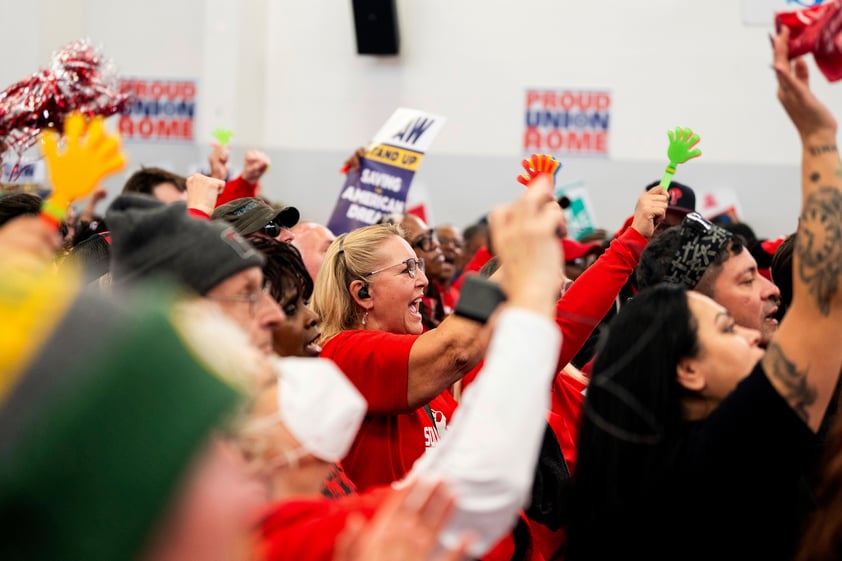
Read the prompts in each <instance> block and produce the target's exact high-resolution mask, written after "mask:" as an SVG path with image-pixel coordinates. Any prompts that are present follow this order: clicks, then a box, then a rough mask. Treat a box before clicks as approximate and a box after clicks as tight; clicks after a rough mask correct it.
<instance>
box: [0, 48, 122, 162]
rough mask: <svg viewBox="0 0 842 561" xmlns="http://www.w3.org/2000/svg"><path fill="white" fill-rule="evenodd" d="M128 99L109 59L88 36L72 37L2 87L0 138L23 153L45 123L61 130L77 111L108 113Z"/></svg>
mask: <svg viewBox="0 0 842 561" xmlns="http://www.w3.org/2000/svg"><path fill="white" fill-rule="evenodd" d="M128 103H129V97H128V95H126V94H124V93H121V92H120V86H119V80H118V77H117V73H116V70H115V68H114V66H113V65H112V64H111V62H110V61H109V60H107V59H106V58H105V57H104V56H103V55H102V53H101V52H100V51H99V49H96V48H94V47H93V46H92V45H91V44H90V42H88V41H87V40H84V39H83V40H77V41H73V42H71V43H69V44H67V45H66V46H65V47H64V48H62V49H61V50H60V51H58V52H56V53H55V54H54V55H53V58H52V61H51V63H50V66H49V68H46V69H42V70H39V71H38V72H36V73H35V74H32V75H31V76H29V77H28V78H24V79H23V80H21V81H19V82H17V83H15V84H12V85H11V86H9V87H8V88H6V89H5V90H4V91H3V92H2V93H0V139H4V141H5V143H6V146H7V148H8V149H10V150H13V151H14V152H16V153H17V154H18V156H20V155H22V154H23V153H24V152H26V151H27V150H28V149H29V148H31V147H32V146H33V145H34V144H35V143H36V142H37V140H38V135H39V134H41V132H42V131H43V130H44V129H47V128H51V129H55V130H57V131H59V132H61V131H62V130H63V128H64V120H65V118H66V117H67V116H68V115H69V114H70V113H71V112H73V111H79V112H81V113H83V114H85V115H86V116H88V117H94V116H102V117H108V116H110V115H113V114H115V113H119V112H121V111H123V109H124V108H125V107H126V105H127V104H128Z"/></svg>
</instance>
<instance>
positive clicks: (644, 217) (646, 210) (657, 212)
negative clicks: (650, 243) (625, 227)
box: [631, 186, 669, 240]
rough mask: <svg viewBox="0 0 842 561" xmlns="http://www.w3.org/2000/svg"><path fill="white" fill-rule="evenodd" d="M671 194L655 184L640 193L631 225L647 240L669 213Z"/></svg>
mask: <svg viewBox="0 0 842 561" xmlns="http://www.w3.org/2000/svg"><path fill="white" fill-rule="evenodd" d="M667 206H669V195H668V194H667V192H666V191H665V190H664V189H661V187H660V186H655V187H652V188H651V189H649V190H648V191H646V192H645V193H643V194H642V195H640V198H639V199H637V206H635V208H634V218H633V219H632V223H631V227H632V228H634V229H635V230H637V231H638V232H639V233H640V235H642V236H643V237H644V238H646V239H647V240H650V239H652V236H653V235H655V229H656V228H657V226H658V224H659V223H660V222H661V221H662V220H663V219H664V216H666V214H667Z"/></svg>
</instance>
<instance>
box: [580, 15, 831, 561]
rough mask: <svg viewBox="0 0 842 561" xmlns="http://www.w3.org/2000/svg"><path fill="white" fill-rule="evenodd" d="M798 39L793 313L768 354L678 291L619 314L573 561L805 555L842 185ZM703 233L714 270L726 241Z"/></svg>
mask: <svg viewBox="0 0 842 561" xmlns="http://www.w3.org/2000/svg"><path fill="white" fill-rule="evenodd" d="M788 36H789V33H788V30H787V29H786V28H785V27H784V28H783V30H782V32H781V33H780V34H778V35H777V36H774V37H773V38H772V44H773V49H774V71H775V73H776V75H777V80H778V99H779V100H780V102H781V104H782V105H783V107H784V109H785V111H786V112H787V114H788V115H789V117H790V119H791V120H792V122H793V124H794V125H795V127H796V129H797V130H798V133H799V136H800V138H801V141H802V151H801V155H802V193H801V195H802V213H801V216H800V220H799V235H798V242H797V244H796V247H795V251H794V263H793V271H794V274H793V299H792V305H791V307H790V308H789V310H788V311H787V314H786V316H785V317H784V318H783V321H782V322H781V325H780V328H779V329H778V330H777V332H776V333H775V334H774V335H773V336H772V339H771V342H770V343H769V344H768V346H767V348H766V350H765V353H764V350H763V349H762V348H761V347H760V346H759V341H760V331H758V330H755V329H748V328H742V327H739V326H737V325H736V324H735V321H734V318H733V317H732V316H731V315H730V314H729V313H728V311H727V310H726V309H725V308H723V307H722V306H721V305H719V304H717V303H716V302H715V301H714V300H712V299H710V298H708V297H707V296H704V295H702V294H701V293H697V292H694V291H689V292H688V291H686V290H685V289H684V288H683V287H682V286H669V285H659V286H655V287H653V288H649V289H646V290H644V291H642V292H641V293H640V294H639V295H637V296H636V297H635V298H634V299H633V300H632V301H631V302H630V303H629V304H627V305H626V306H625V307H624V308H623V309H622V310H621V311H620V313H619V315H618V316H617V317H616V319H615V320H614V321H613V322H612V323H611V325H610V326H609V329H610V330H609V333H608V337H607V339H606V340H605V342H604V344H603V346H602V347H601V349H600V350H599V351H598V353H597V355H596V362H595V364H594V367H593V375H592V378H591V382H590V385H589V386H588V393H587V396H586V398H585V407H584V410H583V416H582V417H583V421H582V426H581V431H580V434H579V444H578V449H577V452H578V464H577V467H576V471H575V473H574V482H573V487H572V494H571V495H570V497H569V500H570V502H569V503H568V505H569V512H568V515H569V519H570V522H569V525H568V527H567V532H568V533H567V535H568V543H567V551H566V559H567V560H568V561H576V560H578V559H613V558H628V559H690V560H692V559H792V558H793V554H794V552H795V549H796V544H797V543H798V539H799V534H800V532H801V528H802V526H803V522H804V520H803V519H801V518H799V513H800V512H801V511H802V509H803V505H804V504H805V501H808V500H809V499H810V490H809V489H806V488H805V487H804V486H803V479H802V476H803V474H805V473H809V472H810V468H811V466H812V461H813V459H814V456H815V454H816V453H817V451H818V449H819V442H818V439H817V438H816V431H817V430H818V429H819V426H820V424H821V422H822V419H823V418H824V416H825V412H826V410H827V406H828V403H829V402H830V399H831V396H832V395H833V392H834V387H835V385H836V383H837V380H838V379H839V373H840V367H842V347H840V345H839V330H840V328H842V292H840V290H839V285H840V281H842V269H840V266H839V264H840V262H842V255H840V247H839V243H838V240H839V237H840V232H842V180H840V176H839V174H838V170H839V155H838V153H837V149H836V131H837V124H836V120H835V119H834V117H833V116H832V115H831V114H830V112H829V111H828V109H827V108H826V107H825V106H824V105H823V104H822V103H821V102H820V101H819V100H817V99H816V98H815V96H814V95H813V94H812V92H811V91H810V88H809V85H808V81H807V66H806V64H805V62H804V61H803V60H801V59H797V60H796V61H795V64H794V65H791V63H790V62H789V60H788V52H787V40H788ZM687 224H689V225H690V227H692V228H696V227H699V226H701V227H702V229H704V228H705V226H704V225H702V224H699V223H697V222H696V220H694V219H692V218H691V219H690V220H689V221H688V220H687V219H686V220H685V223H684V224H683V225H682V228H685V225H687ZM802 234H803V236H802ZM700 235H701V236H703V238H702V239H703V241H704V243H702V242H696V245H695V247H697V248H699V250H697V251H695V252H694V253H693V255H694V256H695V259H696V260H698V261H699V262H702V261H707V260H708V259H710V258H711V257H712V255H713V252H712V251H710V249H711V248H713V247H715V246H716V245H717V244H718V245H719V246H720V247H721V246H722V243H723V242H722V240H721V238H718V237H717V236H718V234H716V232H715V231H713V230H711V231H709V232H708V233H704V232H702V233H701V234H700ZM690 247H691V246H690V245H689V242H688V243H687V244H684V245H682V247H681V248H680V249H679V250H677V251H676V257H675V259H676V260H680V259H683V256H684V255H687V254H688V253H687V250H688V249H690ZM692 267H693V266H692V265H690V267H688V269H689V268H692ZM692 272H693V271H691V273H692ZM688 274H690V273H688ZM577 282H578V281H577ZM835 461H836V462H837V463H838V461H839V458H838V457H837V458H835ZM814 537H815V536H814ZM811 545H813V544H811ZM829 558H838V555H836V556H830V557H829Z"/></svg>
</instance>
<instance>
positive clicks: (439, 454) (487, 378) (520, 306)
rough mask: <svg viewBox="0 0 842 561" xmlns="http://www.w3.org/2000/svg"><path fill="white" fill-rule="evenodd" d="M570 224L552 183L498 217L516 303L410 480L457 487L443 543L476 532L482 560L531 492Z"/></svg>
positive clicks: (495, 229) (495, 232) (476, 551)
mask: <svg viewBox="0 0 842 561" xmlns="http://www.w3.org/2000/svg"><path fill="white" fill-rule="evenodd" d="M536 181H537V180H536ZM544 194H546V197H544V196H543V195H544ZM546 203H550V204H546ZM561 219H562V218H561V216H560V209H559V208H558V205H555V203H554V201H553V198H552V196H551V186H550V183H549V182H547V183H544V182H543V180H540V183H539V185H533V186H532V187H531V188H530V190H529V191H528V192H527V193H525V194H524V195H523V197H522V198H521V200H520V201H518V203H516V204H515V205H512V206H511V207H508V208H506V209H501V210H499V211H495V212H494V213H492V215H491V232H492V236H494V244H495V247H496V248H498V252H499V253H498V254H499V255H500V259H501V261H503V262H505V263H506V266H507V267H508V272H507V273H506V275H505V277H504V281H503V282H504V287H505V289H506V292H507V293H508V294H509V300H508V302H507V303H506V304H505V305H503V306H502V307H501V308H502V309H501V311H500V312H499V316H498V318H497V322H496V324H495V323H494V322H492V325H493V326H494V333H493V336H492V340H491V346H490V347H489V351H488V358H487V360H486V362H485V365H484V367H483V372H482V375H481V376H479V377H478V378H477V380H476V382H475V383H474V384H472V385H471V387H470V388H468V389H467V390H466V392H465V398H464V400H463V402H462V404H461V405H460V406H459V409H458V410H457V411H456V414H455V416H454V418H453V422H452V423H451V425H450V427H448V430H447V433H446V434H445V435H444V437H443V438H442V439H441V440H440V441H439V444H438V446H437V447H436V448H432V449H429V450H428V452H427V453H426V454H425V455H424V456H422V457H421V459H419V460H418V462H416V463H415V465H414V466H413V469H412V472H411V474H410V476H409V477H410V479H414V478H422V479H426V478H433V479H438V478H441V479H443V480H444V481H445V482H447V483H448V485H449V486H451V487H452V488H453V490H454V491H455V493H456V497H457V500H456V509H455V512H454V515H453V517H452V518H451V520H450V521H448V523H447V525H446V526H445V529H444V532H443V534H442V544H443V545H444V546H445V547H448V548H453V547H455V546H456V545H457V544H458V541H459V537H460V536H461V535H463V533H464V532H466V531H467V532H468V533H470V534H473V536H474V540H473V542H472V544H471V546H470V548H469V553H470V554H471V555H473V556H475V557H476V556H480V555H483V554H484V553H486V552H487V551H488V550H489V549H490V548H491V547H492V546H493V545H494V544H495V543H496V542H497V541H498V540H499V539H500V538H501V537H502V535H503V534H504V533H505V532H507V531H508V530H510V529H511V528H512V526H513V525H514V522H515V520H516V518H517V514H518V512H519V510H520V509H521V508H522V507H523V505H524V503H525V502H526V500H527V498H528V496H529V491H530V489H531V488H532V480H533V475H534V473H535V464H536V462H537V459H538V453H539V450H540V447H541V442H542V438H543V435H544V430H545V427H546V423H545V421H544V412H545V411H546V410H547V407H548V406H549V395H550V383H551V380H552V378H553V376H554V374H555V357H556V356H558V351H559V347H560V343H561V337H560V335H559V330H558V328H557V327H556V326H555V325H554V321H553V319H554V305H553V302H554V300H555V298H556V290H555V288H554V287H555V286H556V283H555V281H556V280H557V279H558V276H559V274H560V273H561V254H560V249H559V243H558V239H557V238H556V237H555V231H556V226H557V225H558V223H559V221H560V220H561ZM524 242H528V243H525V244H524ZM489 423H491V424H489ZM492 424H493V426H494V428H493V429H491V428H490V427H491V425H492Z"/></svg>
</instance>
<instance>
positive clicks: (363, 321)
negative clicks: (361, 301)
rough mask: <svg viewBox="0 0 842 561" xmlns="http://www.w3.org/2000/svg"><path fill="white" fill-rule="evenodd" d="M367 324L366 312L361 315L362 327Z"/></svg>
mask: <svg viewBox="0 0 842 561" xmlns="http://www.w3.org/2000/svg"><path fill="white" fill-rule="evenodd" d="M367 323H368V310H366V311H365V313H364V314H363V320H362V324H363V325H365V324H367Z"/></svg>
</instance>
